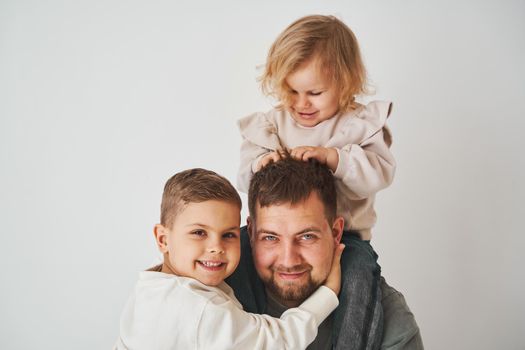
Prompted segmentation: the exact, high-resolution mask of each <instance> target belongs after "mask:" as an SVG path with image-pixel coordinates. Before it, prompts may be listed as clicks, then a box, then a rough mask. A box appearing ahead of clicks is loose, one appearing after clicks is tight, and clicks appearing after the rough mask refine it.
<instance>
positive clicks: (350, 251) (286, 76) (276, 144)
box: [238, 15, 395, 349]
mask: <svg viewBox="0 0 525 350" xmlns="http://www.w3.org/2000/svg"><path fill="white" fill-rule="evenodd" d="M261 82H262V88H263V91H264V92H265V93H266V94H268V95H272V96H274V97H276V98H277V99H278V100H279V105H278V106H277V107H276V108H275V109H272V110H270V111H268V112H266V113H255V114H252V115H250V116H248V117H245V118H243V119H241V120H240V121H239V128H240V132H241V135H242V138H243V143H242V146H241V165H240V170H239V175H238V188H239V189H240V190H241V191H243V192H247V191H248V185H249V182H250V178H251V177H252V175H253V174H254V173H255V172H257V171H258V170H259V169H261V168H262V167H263V166H265V165H266V164H268V163H269V162H272V161H278V160H279V159H280V158H281V156H282V155H283V154H284V153H287V154H289V155H291V156H292V157H294V158H297V159H301V160H304V161H307V160H309V159H316V160H317V161H319V162H321V163H324V164H326V165H327V166H328V167H329V168H330V169H331V170H332V171H333V173H334V175H335V177H336V178H337V181H336V182H337V191H338V198H337V206H338V215H340V216H343V217H344V219H345V233H344V235H343V240H342V242H343V243H344V244H345V246H346V248H345V250H344V253H343V256H342V259H341V265H342V269H343V270H342V279H343V281H342V284H343V285H342V289H341V294H340V307H339V308H338V309H337V311H336V314H335V319H334V333H333V339H334V345H335V346H336V347H337V348H342V347H344V348H355V349H361V348H363V347H367V348H368V346H371V347H373V348H375V347H378V345H379V344H380V341H381V336H382V309H381V295H380V290H379V280H380V267H379V265H378V264H377V255H376V253H375V252H374V250H373V249H372V248H371V246H370V244H369V241H370V239H371V229H372V227H373V226H374V224H375V222H376V214H375V211H374V198H375V194H376V193H377V192H378V191H379V190H381V189H383V188H385V187H387V186H388V185H390V183H391V182H392V179H393V176H394V172H395V160H394V158H393V156H392V154H391V153H390V149H389V147H390V145H391V135H390V132H389V130H388V129H387V127H386V120H387V118H388V116H389V114H390V110H391V103H389V102H382V101H374V102H371V103H369V104H367V105H362V104H359V103H357V102H356V100H355V97H356V96H357V95H360V94H363V93H365V92H366V71H365V67H364V65H363V62H362V59H361V55H360V51H359V46H358V43H357V40H356V38H355V36H354V34H353V33H352V31H351V30H350V29H349V28H348V27H347V26H346V25H345V24H344V23H342V22H341V21H340V20H338V19H337V18H334V17H332V16H320V15H316V16H307V17H304V18H301V19H299V20H297V21H296V22H294V23H292V24H291V25H290V26H289V27H288V28H286V29H285V30H284V31H283V32H282V33H281V34H280V35H279V37H278V38H277V39H276V40H275V42H274V43H273V45H272V47H271V48H270V51H269V53H268V58H267V62H266V66H265V70H264V73H263V75H262V77H261ZM345 310H350V312H349V313H348V312H346V313H345ZM341 330H344V332H350V333H351V334H352V336H351V338H352V343H350V344H340V343H338V344H336V341H337V340H339V342H340V341H341V340H340V338H341V339H342V338H343V337H339V332H340V331H341ZM367 344H371V345H367Z"/></svg>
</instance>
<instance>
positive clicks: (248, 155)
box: [237, 101, 396, 240]
mask: <svg viewBox="0 0 525 350" xmlns="http://www.w3.org/2000/svg"><path fill="white" fill-rule="evenodd" d="M391 107H392V103H390V102H384V101H374V102H370V103H369V104H367V105H361V106H360V107H358V108H356V109H355V110H353V111H350V112H348V113H346V114H343V115H337V116H335V117H333V118H330V119H328V120H325V121H323V122H321V123H319V124H317V125H316V126H313V127H304V126H302V125H299V124H298V123H296V122H295V120H294V119H293V118H292V116H291V115H290V114H289V113H288V112H287V111H278V110H276V109H272V110H270V111H269V112H266V113H254V114H252V115H249V116H247V117H245V118H242V119H241V120H239V122H238V124H239V129H240V132H241V136H242V138H243V143H242V146H241V165H240V169H239V174H238V178H237V185H238V188H239V190H240V191H243V192H248V187H249V183H250V179H251V177H252V175H253V173H254V171H255V169H256V167H257V164H258V162H259V161H260V160H261V158H262V157H263V156H264V155H265V154H267V153H269V152H271V151H275V150H282V149H291V148H294V147H298V146H318V147H321V146H322V147H333V148H335V149H337V153H338V155H339V164H338V166H337V169H336V171H335V173H334V175H335V177H336V188H337V208H338V209H337V211H338V215H341V216H343V217H344V219H345V229H347V230H356V231H359V233H360V234H361V238H362V239H366V240H369V239H371V237H372V235H371V229H372V227H373V226H374V224H375V222H376V213H375V210H374V199H375V194H376V193H377V192H378V191H380V190H382V189H383V188H385V187H387V186H388V185H390V184H391V183H392V180H393V178H394V173H395V168H396V163H395V160H394V157H393V155H392V153H391V152H390V145H391V144H392V137H391V134H390V131H389V130H388V128H387V126H386V120H387V118H388V116H389V115H390V112H391Z"/></svg>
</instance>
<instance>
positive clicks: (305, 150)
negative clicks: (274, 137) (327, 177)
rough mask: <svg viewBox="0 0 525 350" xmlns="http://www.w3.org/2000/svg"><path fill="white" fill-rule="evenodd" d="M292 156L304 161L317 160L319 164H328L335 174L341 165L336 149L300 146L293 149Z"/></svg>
mask: <svg viewBox="0 0 525 350" xmlns="http://www.w3.org/2000/svg"><path fill="white" fill-rule="evenodd" d="M290 155H291V156H292V157H294V158H295V159H299V160H302V161H307V160H309V159H316V160H317V161H318V162H319V163H321V164H326V165H327V166H328V167H329V168H330V170H332V171H333V172H335V170H336V169H337V165H338V164H339V155H338V154H337V150H336V149H335V148H325V147H313V146H300V147H295V148H293V149H292V150H291V152H290Z"/></svg>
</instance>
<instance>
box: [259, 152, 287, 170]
mask: <svg viewBox="0 0 525 350" xmlns="http://www.w3.org/2000/svg"><path fill="white" fill-rule="evenodd" d="M282 158H283V155H282V154H281V152H279V151H273V152H270V153H268V154H267V155H265V156H264V157H262V158H261V160H260V161H259V164H257V168H256V170H255V172H257V171H259V170H261V169H262V168H264V167H265V166H267V165H268V164H270V163H273V162H277V161H279V160H281V159H282Z"/></svg>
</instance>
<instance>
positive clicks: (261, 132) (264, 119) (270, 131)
mask: <svg viewBox="0 0 525 350" xmlns="http://www.w3.org/2000/svg"><path fill="white" fill-rule="evenodd" d="M273 114H275V112H274V111H270V112H267V113H260V112H258V113H253V114H250V115H249V116H247V117H244V118H242V119H239V121H238V122H237V124H238V126H239V131H240V132H241V136H242V137H243V138H244V139H246V140H248V141H250V142H251V143H253V144H256V145H257V146H260V147H264V148H267V149H271V150H277V149H281V143H280V141H279V137H278V135H277V125H276V123H275V121H274V117H275V116H274V115H273Z"/></svg>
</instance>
